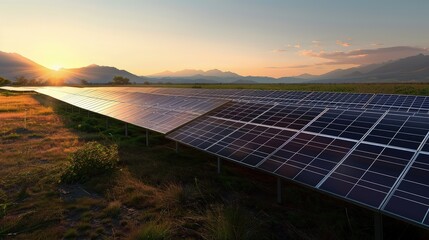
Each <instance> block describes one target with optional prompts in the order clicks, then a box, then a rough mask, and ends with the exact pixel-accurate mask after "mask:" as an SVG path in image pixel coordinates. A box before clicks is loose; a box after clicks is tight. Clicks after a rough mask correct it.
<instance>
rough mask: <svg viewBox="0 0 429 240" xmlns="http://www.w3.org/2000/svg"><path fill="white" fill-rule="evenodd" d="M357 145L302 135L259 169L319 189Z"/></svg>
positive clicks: (273, 155) (269, 158) (271, 156)
mask: <svg viewBox="0 0 429 240" xmlns="http://www.w3.org/2000/svg"><path fill="white" fill-rule="evenodd" d="M354 144H355V143H354V142H351V141H344V140H340V139H333V138H328V137H321V136H316V135H312V134H305V133H300V134H298V135H297V136H296V137H295V138H294V139H292V140H290V141H289V142H288V143H286V144H285V145H284V146H282V147H281V148H280V149H279V150H278V151H276V152H275V153H274V154H272V155H270V156H269V157H268V158H267V160H265V161H264V162H263V163H262V164H261V165H260V166H259V167H258V168H260V169H262V170H265V171H269V172H273V173H275V174H277V175H280V176H282V177H285V178H289V179H293V180H295V181H297V182H300V183H303V184H307V185H311V186H316V185H317V184H318V183H319V181H320V180H322V179H323V178H324V176H325V175H326V174H327V173H329V171H331V170H332V169H333V168H334V166H335V165H336V164H337V163H338V162H339V161H340V160H341V159H342V158H343V157H344V156H345V155H346V153H347V152H348V151H349V150H350V149H351V148H352V147H353V145H354Z"/></svg>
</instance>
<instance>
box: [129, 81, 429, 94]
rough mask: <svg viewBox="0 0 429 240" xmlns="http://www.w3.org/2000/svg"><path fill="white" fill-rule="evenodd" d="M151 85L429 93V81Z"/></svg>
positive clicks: (161, 85) (165, 85) (155, 85)
mask: <svg viewBox="0 0 429 240" xmlns="http://www.w3.org/2000/svg"><path fill="white" fill-rule="evenodd" d="M133 86H150V87H177V88H210V89H260V90H290V91H326V92H352V93H385V94H410V95H425V96H428V95H429V83H362V84H345V83H342V84H150V85H133Z"/></svg>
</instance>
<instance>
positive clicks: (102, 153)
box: [61, 142, 119, 183]
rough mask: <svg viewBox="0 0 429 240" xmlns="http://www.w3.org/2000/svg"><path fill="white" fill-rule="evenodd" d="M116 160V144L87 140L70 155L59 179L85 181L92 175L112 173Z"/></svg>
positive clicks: (72, 181) (68, 181)
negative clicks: (68, 161)
mask: <svg viewBox="0 0 429 240" xmlns="http://www.w3.org/2000/svg"><path fill="white" fill-rule="evenodd" d="M118 161H119V154H118V146H117V145H111V146H104V145H102V144H100V143H98V142H88V143H86V144H85V145H84V146H83V147H82V148H80V149H79V150H77V151H76V152H74V153H72V154H71V155H70V165H69V166H68V167H67V169H66V170H65V172H64V173H63V175H62V176H61V180H62V181H63V182H65V183H75V182H85V181H87V180H89V179H90V178H92V177H95V176H99V175H102V174H109V173H112V172H113V171H114V170H115V169H116V164H117V163H118Z"/></svg>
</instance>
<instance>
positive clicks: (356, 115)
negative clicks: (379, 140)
mask: <svg viewBox="0 0 429 240" xmlns="http://www.w3.org/2000/svg"><path fill="white" fill-rule="evenodd" d="M382 115H383V114H382V113H380V112H370V111H363V110H339V109H329V110H328V111H326V112H325V113H324V114H323V115H322V116H320V117H319V118H318V119H317V120H316V121H314V122H313V123H312V124H311V125H310V126H308V127H307V128H306V129H305V131H307V132H314V133H320V134H325V135H329V136H334V137H342V138H348V139H354V140H359V139H361V138H362V137H363V135H364V134H365V133H366V132H367V131H368V129H370V128H371V127H372V126H373V125H374V124H375V123H376V122H377V121H378V119H379V118H380V117H381V116H382Z"/></svg>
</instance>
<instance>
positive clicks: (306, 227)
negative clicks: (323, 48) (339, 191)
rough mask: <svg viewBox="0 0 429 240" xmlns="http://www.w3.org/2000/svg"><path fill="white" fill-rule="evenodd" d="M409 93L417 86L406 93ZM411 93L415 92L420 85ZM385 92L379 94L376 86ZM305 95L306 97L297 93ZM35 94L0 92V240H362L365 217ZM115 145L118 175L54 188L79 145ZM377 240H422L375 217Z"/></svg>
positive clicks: (418, 232)
mask: <svg viewBox="0 0 429 240" xmlns="http://www.w3.org/2000/svg"><path fill="white" fill-rule="evenodd" d="M416 86H418V85H416ZM423 86H424V85H422V88H421V89H425V88H426V87H423ZM386 89H387V88H386ZM307 90H309V89H307ZM129 134H130V135H129V136H128V137H125V136H124V124H123V123H121V122H117V121H114V120H109V125H108V126H106V119H105V118H104V117H102V116H98V115H94V114H92V113H91V114H89V115H88V113H87V112H85V111H78V110H77V109H76V108H74V109H72V108H71V107H70V106H67V105H64V104H60V103H58V102H56V101H54V100H52V99H50V98H48V97H43V96H41V95H36V94H10V93H5V92H0V166H1V167H0V239H3V238H4V239H61V238H65V239H371V238H372V237H373V213H372V212H370V211H368V210H365V209H362V208H359V207H356V206H354V205H352V204H348V203H345V202H343V201H340V200H336V199H334V198H331V197H328V196H325V195H323V194H320V193H317V192H314V191H312V190H309V189H306V188H303V187H300V186H297V185H294V184H292V183H286V184H285V188H284V203H283V204H281V205H279V204H276V179H275V178H274V177H271V176H268V175H266V174H262V173H259V172H255V171H252V170H249V169H245V168H242V167H239V166H237V165H235V164H230V163H228V162H225V163H224V165H223V172H222V174H221V175H218V174H217V173H216V159H215V157H213V156H210V155H207V154H205V153H203V152H201V151H197V150H193V149H190V148H187V147H184V146H180V148H179V153H176V152H175V150H174V149H173V148H174V143H172V142H171V141H169V140H166V139H165V138H164V137H163V136H162V135H159V134H155V133H151V134H150V146H149V147H145V144H144V143H145V138H144V130H143V129H140V128H137V127H130V128H129ZM94 140H95V141H99V142H101V143H106V144H110V143H116V144H118V145H119V154H120V164H119V169H118V170H117V171H116V172H115V173H114V174H113V175H110V176H99V177H97V178H94V179H92V180H90V181H88V182H86V183H85V184H73V185H69V184H63V183H61V182H60V176H61V174H62V172H63V171H64V169H65V167H66V166H67V163H68V160H67V158H68V155H69V154H70V153H71V152H73V151H76V150H77V149H78V148H80V147H81V146H82V145H83V144H84V143H85V142H88V141H94ZM384 229H385V237H386V239H428V237H429V233H428V232H427V231H426V230H422V229H420V228H418V227H415V226H412V225H408V224H406V223H403V222H400V221H397V220H394V219H391V218H388V217H384Z"/></svg>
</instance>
